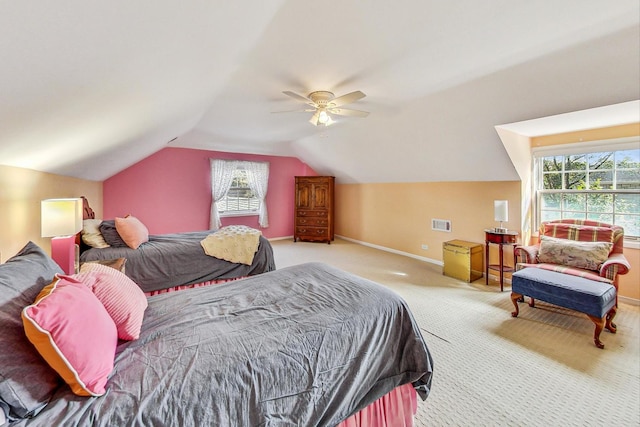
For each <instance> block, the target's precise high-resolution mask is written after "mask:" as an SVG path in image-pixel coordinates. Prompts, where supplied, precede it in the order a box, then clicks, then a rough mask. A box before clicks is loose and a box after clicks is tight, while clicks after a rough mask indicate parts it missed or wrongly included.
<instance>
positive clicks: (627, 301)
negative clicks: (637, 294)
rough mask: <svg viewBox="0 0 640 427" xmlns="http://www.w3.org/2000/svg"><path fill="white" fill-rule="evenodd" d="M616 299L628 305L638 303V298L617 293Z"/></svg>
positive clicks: (639, 301)
mask: <svg viewBox="0 0 640 427" xmlns="http://www.w3.org/2000/svg"><path fill="white" fill-rule="evenodd" d="M618 301H619V302H623V303H625V304H629V305H636V306H638V305H640V299H635V298H629V297H623V296H622V295H618Z"/></svg>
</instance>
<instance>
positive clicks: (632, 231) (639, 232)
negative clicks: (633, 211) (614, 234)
mask: <svg viewBox="0 0 640 427" xmlns="http://www.w3.org/2000/svg"><path fill="white" fill-rule="evenodd" d="M615 224H616V225H619V226H621V227H622V228H624V235H625V236H635V237H638V236H640V215H616V219H615Z"/></svg>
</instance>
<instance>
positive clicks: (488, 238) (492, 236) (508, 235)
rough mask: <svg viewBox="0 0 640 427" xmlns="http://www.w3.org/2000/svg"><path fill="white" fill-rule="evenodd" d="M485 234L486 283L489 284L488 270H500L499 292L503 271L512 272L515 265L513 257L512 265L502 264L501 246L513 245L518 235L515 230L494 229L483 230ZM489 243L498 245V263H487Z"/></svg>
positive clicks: (501, 288) (502, 285)
mask: <svg viewBox="0 0 640 427" xmlns="http://www.w3.org/2000/svg"><path fill="white" fill-rule="evenodd" d="M484 234H485V243H486V244H485V269H484V273H485V274H484V275H485V278H486V284H487V285H488V284H489V270H495V271H499V272H500V292H502V291H503V290H504V273H505V272H507V273H512V272H513V270H514V267H515V259H514V267H510V266H506V265H504V252H503V250H502V247H503V246H504V245H511V246H515V244H516V239H517V237H518V233H517V232H515V231H509V230H507V231H496V230H493V229H486V230H484ZM491 244H495V245H498V248H499V255H498V264H489V246H490V245H491Z"/></svg>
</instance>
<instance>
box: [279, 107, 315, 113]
mask: <svg viewBox="0 0 640 427" xmlns="http://www.w3.org/2000/svg"><path fill="white" fill-rule="evenodd" d="M312 111H316V110H315V109H313V110H311V109H308V108H306V109H303V110H300V109H298V110H284V111H272V112H271V114H280V113H310V112H312Z"/></svg>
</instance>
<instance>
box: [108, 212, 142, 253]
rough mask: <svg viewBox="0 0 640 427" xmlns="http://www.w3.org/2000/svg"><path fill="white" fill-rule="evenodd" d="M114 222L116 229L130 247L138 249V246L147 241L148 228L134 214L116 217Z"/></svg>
mask: <svg viewBox="0 0 640 427" xmlns="http://www.w3.org/2000/svg"><path fill="white" fill-rule="evenodd" d="M115 224H116V231H117V232H118V234H119V235H120V237H122V240H124V242H125V243H126V244H127V246H129V247H130V248H131V249H138V246H140V245H141V244H143V243H144V242H148V241H149V230H148V229H147V227H146V226H145V225H144V224H143V223H142V222H140V220H139V219H138V218H136V217H135V216H131V215H127V216H126V217H124V218H118V217H116V219H115Z"/></svg>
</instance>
